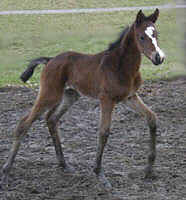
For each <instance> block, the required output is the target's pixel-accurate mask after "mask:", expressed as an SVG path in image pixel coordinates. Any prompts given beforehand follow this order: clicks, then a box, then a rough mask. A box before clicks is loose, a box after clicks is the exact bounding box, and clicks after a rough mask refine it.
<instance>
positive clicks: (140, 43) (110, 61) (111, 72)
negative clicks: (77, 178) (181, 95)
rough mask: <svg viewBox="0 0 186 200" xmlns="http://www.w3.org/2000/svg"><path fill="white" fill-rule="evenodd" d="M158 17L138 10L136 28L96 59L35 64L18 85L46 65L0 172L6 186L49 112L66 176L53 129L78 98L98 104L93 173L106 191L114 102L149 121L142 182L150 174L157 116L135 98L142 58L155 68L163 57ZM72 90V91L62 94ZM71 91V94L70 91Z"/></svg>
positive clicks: (68, 55)
mask: <svg viewBox="0 0 186 200" xmlns="http://www.w3.org/2000/svg"><path fill="white" fill-rule="evenodd" d="M158 16H159V10H158V9H156V10H155V12H154V13H153V14H151V15H150V16H145V15H144V14H143V12H142V11H141V10H140V11H139V12H138V14H137V16H136V19H135V21H134V23H133V24H132V25H131V26H130V27H127V28H126V29H125V30H124V31H123V32H122V34H121V35H120V37H119V38H118V39H117V40H116V41H115V42H114V43H112V44H111V45H110V46H109V48H108V49H107V50H105V51H103V52H101V53H98V54H95V55H87V54H81V53H77V52H65V53H62V54H60V55H58V56H56V57H55V58H48V57H42V58H38V59H35V60H33V61H32V62H31V63H30V64H29V66H28V68H27V70H26V71H25V72H24V73H23V74H22V76H21V79H22V80H23V81H24V82H26V81H27V80H28V79H29V78H30V77H31V76H32V74H33V71H34V69H35V67H36V66H37V65H38V64H41V63H43V64H46V65H45V67H44V69H43V71H42V73H41V80H40V90H39V94H38V96H37V99H36V101H35V104H34V106H33V108H32V110H31V111H30V112H29V114H28V115H26V116H24V117H23V118H22V119H21V120H20V122H19V124H18V125H17V127H16V129H15V131H14V138H15V140H14V143H13V146H12V149H11V151H10V154H9V157H8V160H7V161H6V163H5V164H4V166H3V177H2V183H7V180H8V175H9V172H10V170H11V168H12V165H13V162H14V159H15V157H16V154H17V152H18V149H19V147H20V144H21V141H22V139H23V137H24V136H25V135H26V133H27V131H28V129H29V128H30V127H31V125H32V123H33V122H34V121H35V120H36V119H38V117H39V116H40V115H41V114H43V113H44V112H45V111H47V110H48V113H47V116H46V120H47V125H48V128H49V132H50V134H51V137H52V139H53V143H54V146H55V151H56V156H57V159H58V161H59V164H60V166H61V167H62V168H63V169H64V171H69V170H70V167H69V166H68V165H67V163H66V161H65V159H64V155H63V150H62V147H61V144H60V140H59V136H58V130H57V123H58V121H59V119H60V117H61V116H62V115H63V114H64V113H65V112H66V111H67V110H68V109H69V108H70V107H71V106H72V104H73V103H74V102H75V101H77V100H78V98H79V96H80V95H79V93H80V94H83V95H86V96H90V97H93V98H97V99H99V100H100V107H101V122H100V129H99V136H98V147H97V154H96V160H95V166H94V169H93V171H94V173H95V174H96V175H97V177H98V178H99V180H100V181H101V182H102V183H103V184H104V185H105V186H106V187H111V185H110V183H109V181H108V180H107V179H106V177H105V175H104V172H103V169H102V166H101V162H102V155H103V151H104V147H105V145H106V143H107V139H108V136H109V133H110V131H109V129H110V124H111V114H112V111H113V108H114V106H115V105H116V104H117V103H118V102H121V101H122V102H123V103H125V104H127V106H129V107H130V108H132V109H133V110H135V111H136V112H138V113H140V114H141V115H143V116H144V117H146V119H147V123H148V126H149V129H150V151H149V156H148V165H147V168H146V170H145V172H146V176H147V177H148V176H150V175H151V173H152V166H153V164H154V161H155V158H156V116H155V114H154V113H153V112H152V111H151V110H150V108H148V107H147V106H146V105H145V104H144V103H143V101H142V100H141V99H140V97H139V96H138V95H137V94H136V92H137V90H138V89H139V87H140V85H141V84H142V80H141V75H140V72H139V68H140V64H141V54H142V53H143V54H145V55H146V56H147V57H148V58H149V59H150V60H151V61H152V62H153V63H154V64H155V65H159V64H161V63H162V62H163V60H164V57H165V56H164V53H163V51H162V50H161V49H160V48H159V47H158V43H157V31H156V28H155V22H156V20H157V18H158ZM66 86H70V89H65V87H66ZM72 88H73V89H72Z"/></svg>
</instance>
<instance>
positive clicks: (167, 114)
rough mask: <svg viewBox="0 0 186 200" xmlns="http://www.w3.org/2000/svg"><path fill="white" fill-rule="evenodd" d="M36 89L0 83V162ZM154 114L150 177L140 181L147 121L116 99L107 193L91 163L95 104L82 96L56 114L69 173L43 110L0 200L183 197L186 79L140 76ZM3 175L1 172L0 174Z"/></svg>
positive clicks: (107, 162)
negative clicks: (155, 138)
mask: <svg viewBox="0 0 186 200" xmlns="http://www.w3.org/2000/svg"><path fill="white" fill-rule="evenodd" d="M36 94H37V91H36V90H33V89H29V88H26V87H22V88H20V87H5V88H0V133H1V134H0V168H1V167H2V165H3V164H4V163H5V161H6V159H7V155H8V152H9V149H10V147H11V144H12V131H13V130H14V129H15V126H16V124H17V122H18V120H19V119H20V117H21V116H23V115H25V114H26V113H27V112H28V111H29V109H30V108H31V106H32V105H33V101H34V99H35V97H36ZM139 94H140V96H141V97H142V99H143V100H144V102H145V103H146V104H147V105H149V106H150V107H151V108H152V110H153V111H155V112H156V113H157V116H158V118H159V119H158V142H157V160H156V164H155V168H154V171H155V172H154V175H155V177H154V179H153V180H152V181H148V182H147V181H145V180H144V178H143V177H144V173H143V169H144V167H145V165H146V163H147V154H148V142H149V133H148V127H147V125H146V122H145V121H144V120H143V119H142V118H141V117H140V116H138V115H137V114H135V113H133V112H131V111H128V110H127V109H126V108H125V106H124V105H123V104H118V105H117V107H116V108H115V110H114V113H113V122H112V127H111V132H112V134H111V136H110V138H109V142H108V145H107V146H106V149H105V154H104V160H103V166H104V169H105V174H106V176H107V177H108V179H109V181H110V182H111V184H112V186H113V190H112V191H106V190H105V189H104V188H103V187H102V185H101V184H100V183H99V182H98V180H97V179H96V177H95V176H94V174H93V173H92V168H93V164H94V159H95V152H96V140H97V130H98V122H99V112H100V110H99V102H98V101H96V100H93V99H88V98H85V97H81V99H80V100H79V101H78V102H77V103H75V104H74V105H73V107H72V108H71V109H70V110H69V112H68V113H66V114H65V115H64V116H63V117H62V119H61V120H60V125H59V129H60V137H61V143H62V146H63V147H64V153H65V157H66V160H67V162H68V163H69V164H70V165H71V166H73V167H74V169H75V171H76V172H75V173H74V174H65V173H64V172H62V170H61V169H60V167H59V166H58V162H57V160H56V156H55V151H54V147H53V144H52V139H51V137H50V136H49V134H48V130H47V127H46V122H45V120H44V116H43V117H41V118H40V119H39V120H38V121H36V122H35V123H34V124H33V126H32V127H31V129H30V130H29V133H28V135H27V136H26V138H25V139H24V141H23V143H22V146H21V148H20V151H19V153H18V155H17V157H16V161H15V163H14V165H13V169H12V171H11V173H10V186H9V188H8V189H6V190H4V191H3V190H0V199H1V200H5V199H6V200H19V199H20V200H48V199H51V200H103V199H104V200H107V199H108V200H110V199H112V200H119V199H124V200H128V199H129V200H184V199H185V200H186V79H183V78H181V79H177V80H174V81H157V82H154V83H151V82H145V84H144V86H143V87H142V89H141V90H140V91H139ZM0 177H1V173H0Z"/></svg>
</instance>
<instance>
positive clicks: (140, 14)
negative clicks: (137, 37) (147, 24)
mask: <svg viewBox="0 0 186 200" xmlns="http://www.w3.org/2000/svg"><path fill="white" fill-rule="evenodd" d="M144 20H145V15H144V14H143V12H142V10H140V11H139V12H138V14H137V16H136V24H137V25H140V24H141V23H142V22H144Z"/></svg>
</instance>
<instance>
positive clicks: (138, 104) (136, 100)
mask: <svg viewBox="0 0 186 200" xmlns="http://www.w3.org/2000/svg"><path fill="white" fill-rule="evenodd" d="M126 105H127V106H129V107H130V108H131V109H132V110H134V111H136V112H137V113H139V114H141V115H143V116H145V117H146V119H147V123H148V126H149V130H150V152H149V156H148V165H147V167H146V169H145V177H146V178H149V177H151V175H152V168H153V164H154V162H155V159H156V115H155V113H154V112H153V111H152V110H151V109H150V108H149V107H148V106H146V105H145V104H144V103H143V101H142V99H141V98H140V97H139V96H138V95H137V94H136V95H134V96H132V97H130V98H129V99H128V101H127V102H126Z"/></svg>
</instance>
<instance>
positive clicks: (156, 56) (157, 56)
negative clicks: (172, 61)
mask: <svg viewBox="0 0 186 200" xmlns="http://www.w3.org/2000/svg"><path fill="white" fill-rule="evenodd" d="M163 61H164V57H161V56H160V54H159V53H157V52H156V53H155V54H154V55H153V58H152V62H153V64H154V65H160V64H162V63H163Z"/></svg>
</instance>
